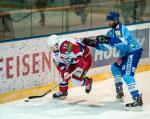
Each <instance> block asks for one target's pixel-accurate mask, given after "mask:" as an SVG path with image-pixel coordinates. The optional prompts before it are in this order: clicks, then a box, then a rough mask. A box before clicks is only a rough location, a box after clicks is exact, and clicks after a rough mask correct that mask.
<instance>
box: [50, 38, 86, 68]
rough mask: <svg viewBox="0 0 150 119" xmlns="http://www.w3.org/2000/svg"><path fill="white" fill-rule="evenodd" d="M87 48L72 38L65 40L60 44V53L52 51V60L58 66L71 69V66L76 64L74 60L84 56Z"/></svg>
mask: <svg viewBox="0 0 150 119" xmlns="http://www.w3.org/2000/svg"><path fill="white" fill-rule="evenodd" d="M84 47H86V46H84V45H83V44H82V43H81V41H80V40H75V39H71V38H64V39H62V40H61V41H60V42H59V51H58V52H54V51H52V52H51V54H52V58H53V60H54V62H55V64H56V66H58V65H61V67H62V68H63V67H69V65H70V64H76V63H77V61H76V60H74V59H76V58H77V57H79V56H83V53H84V51H85V48H84Z"/></svg>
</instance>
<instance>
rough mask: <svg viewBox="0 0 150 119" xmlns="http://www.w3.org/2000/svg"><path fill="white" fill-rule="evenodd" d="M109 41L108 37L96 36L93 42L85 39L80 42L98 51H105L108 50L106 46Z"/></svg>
mask: <svg viewBox="0 0 150 119" xmlns="http://www.w3.org/2000/svg"><path fill="white" fill-rule="evenodd" d="M110 39H111V38H110V37H107V36H104V35H100V36H97V37H96V39H95V40H93V39H90V38H85V39H84V40H83V41H82V42H83V43H84V44H85V45H87V46H91V47H94V48H96V49H98V50H102V51H107V50H108V48H106V45H109V44H110Z"/></svg>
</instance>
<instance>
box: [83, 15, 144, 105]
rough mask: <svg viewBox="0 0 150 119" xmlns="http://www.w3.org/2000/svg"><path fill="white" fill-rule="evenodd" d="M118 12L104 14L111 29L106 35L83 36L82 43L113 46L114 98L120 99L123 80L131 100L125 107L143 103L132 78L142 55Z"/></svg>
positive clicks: (138, 44)
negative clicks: (116, 52) (117, 54)
mask: <svg viewBox="0 0 150 119" xmlns="http://www.w3.org/2000/svg"><path fill="white" fill-rule="evenodd" d="M119 16H120V15H119V13H117V12H110V13H109V14H108V15H107V16H106V20H107V24H108V26H110V27H111V30H109V31H108V32H107V34H106V35H100V36H97V37H96V39H95V40H92V39H90V38H85V39H84V40H83V43H85V44H86V45H88V46H91V47H95V48H96V49H99V50H103V51H107V50H108V49H107V47H105V46H106V45H110V46H112V47H115V48H116V50H117V51H118V53H119V57H118V58H117V59H116V61H115V63H114V64H112V66H111V71H112V74H113V76H114V81H115V87H116V93H117V95H116V98H117V99H122V98H123V97H124V93H123V81H122V79H123V80H124V81H125V83H126V84H127V86H128V89H129V91H130V94H131V96H132V99H133V102H132V103H127V104H126V107H138V106H142V105H143V101H142V94H141V93H140V92H139V90H138V89H137V87H136V82H135V79H134V74H135V70H136V68H137V65H138V62H139V59H140V57H141V55H142V51H143V49H142V47H141V45H140V43H139V42H138V41H137V40H136V38H135V37H134V36H133V35H132V34H131V33H130V32H129V30H128V28H127V27H126V26H124V25H123V24H122V23H120V21H119Z"/></svg>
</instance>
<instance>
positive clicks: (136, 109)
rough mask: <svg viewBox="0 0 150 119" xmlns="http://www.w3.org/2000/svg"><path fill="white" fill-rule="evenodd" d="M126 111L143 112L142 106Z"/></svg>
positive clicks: (128, 108)
mask: <svg viewBox="0 0 150 119" xmlns="http://www.w3.org/2000/svg"><path fill="white" fill-rule="evenodd" d="M126 110H127V111H143V106H137V107H126Z"/></svg>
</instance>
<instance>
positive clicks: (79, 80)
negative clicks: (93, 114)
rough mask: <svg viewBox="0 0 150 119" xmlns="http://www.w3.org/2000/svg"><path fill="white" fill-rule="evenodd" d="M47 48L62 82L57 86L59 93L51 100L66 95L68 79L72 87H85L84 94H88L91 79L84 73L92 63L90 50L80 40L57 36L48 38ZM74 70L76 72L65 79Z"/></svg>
mask: <svg viewBox="0 0 150 119" xmlns="http://www.w3.org/2000/svg"><path fill="white" fill-rule="evenodd" d="M48 47H49V48H50V49H51V56H52V58H53V61H54V63H55V65H56V67H57V70H58V71H59V73H60V76H61V78H62V80H63V82H61V83H60V84H59V91H57V92H55V93H54V94H53V98H60V97H66V96H67V95H68V81H69V80H70V79H71V82H72V84H73V85H74V86H79V85H80V86H85V92H86V93H89V92H90V91H91V88H92V79H91V78H89V77H87V76H86V73H87V71H88V70H89V68H90V66H91V63H92V57H91V54H90V49H89V48H88V47H87V46H85V45H84V44H82V43H81V41H80V40H76V39H72V38H60V37H59V36H57V35H51V36H49V37H48ZM74 70H76V72H75V73H73V75H72V76H71V77H69V78H67V79H65V77H66V76H67V75H69V74H70V73H71V72H73V71H74Z"/></svg>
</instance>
